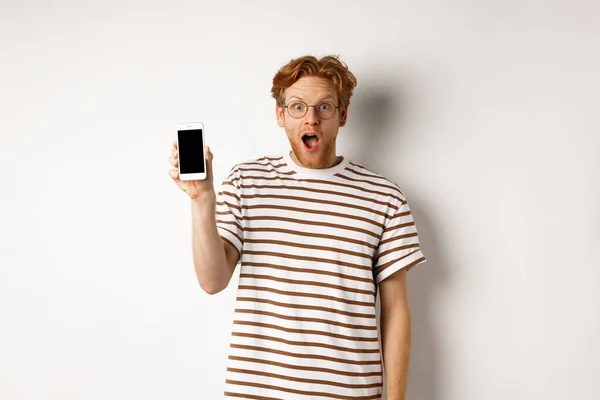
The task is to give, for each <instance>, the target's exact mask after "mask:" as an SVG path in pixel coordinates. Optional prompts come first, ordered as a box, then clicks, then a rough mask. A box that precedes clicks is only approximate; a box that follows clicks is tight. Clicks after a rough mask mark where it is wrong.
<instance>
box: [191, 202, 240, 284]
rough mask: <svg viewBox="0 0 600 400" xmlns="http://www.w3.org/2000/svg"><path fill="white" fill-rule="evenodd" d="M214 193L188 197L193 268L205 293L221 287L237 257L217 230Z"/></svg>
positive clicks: (236, 253)
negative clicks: (191, 198) (192, 198)
mask: <svg viewBox="0 0 600 400" xmlns="http://www.w3.org/2000/svg"><path fill="white" fill-rule="evenodd" d="M215 211H216V196H215V193H214V192H212V193H206V195H202V196H201V197H200V198H198V199H194V200H192V247H193V257H194V269H195V271H196V277H197V279H198V283H199V284H200V287H201V288H202V289H203V290H204V291H205V292H206V293H208V294H216V293H218V292H220V291H221V290H223V289H225V288H226V287H227V285H228V284H229V281H230V280H231V277H232V276H233V272H234V271H235V267H236V265H237V263H238V260H239V253H238V251H237V249H236V248H235V247H234V246H233V245H232V244H231V243H229V242H227V241H225V240H223V239H222V238H221V236H220V235H219V233H218V231H217V222H216V212H215Z"/></svg>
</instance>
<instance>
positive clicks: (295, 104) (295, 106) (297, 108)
mask: <svg viewBox="0 0 600 400" xmlns="http://www.w3.org/2000/svg"><path fill="white" fill-rule="evenodd" d="M288 107H289V108H291V109H292V110H293V111H302V110H304V104H303V103H300V102H297V101H296V102H293V103H291V104H290V105H289V106H288Z"/></svg>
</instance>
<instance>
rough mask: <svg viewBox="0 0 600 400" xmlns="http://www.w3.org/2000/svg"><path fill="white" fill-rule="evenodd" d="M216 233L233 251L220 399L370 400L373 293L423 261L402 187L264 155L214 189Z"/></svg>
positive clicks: (375, 365)
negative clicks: (236, 261) (234, 275)
mask: <svg viewBox="0 0 600 400" xmlns="http://www.w3.org/2000/svg"><path fill="white" fill-rule="evenodd" d="M217 229H218V231H219V234H220V236H221V237H222V238H223V239H224V240H227V241H229V242H230V243H231V244H232V245H234V246H235V247H236V248H237V249H238V251H239V252H240V254H241V259H240V262H241V266H240V268H241V271H240V280H239V286H238V290H237V299H236V308H235V313H234V321H233V325H232V336H231V345H230V350H229V359H228V367H227V371H226V382H225V387H226V388H225V396H226V397H231V398H240V399H286V400H287V399H379V398H380V396H381V390H382V361H381V355H380V347H379V341H378V332H377V320H376V317H375V296H376V289H377V288H376V285H377V284H379V283H380V282H381V281H383V280H384V279H386V278H387V277H389V276H390V275H392V274H393V273H394V272H396V271H399V270H401V269H406V270H408V269H410V268H412V267H414V266H415V265H417V264H419V263H422V262H424V261H426V259H425V257H424V256H423V253H422V252H421V250H420V247H419V239H418V235H417V230H416V226H415V223H414V220H413V217H412V214H411V212H410V208H409V205H408V202H407V201H406V197H405V196H404V194H403V193H402V191H401V190H400V188H399V187H398V186H397V185H396V184H395V183H393V182H391V181H390V180H388V179H386V178H385V177H383V176H381V175H379V174H377V173H374V172H372V171H370V170H368V169H367V168H365V167H363V166H361V165H358V164H355V163H352V162H350V161H348V160H346V159H345V160H343V161H342V162H341V163H340V164H338V165H337V166H335V167H333V168H330V169H325V170H309V169H306V168H301V167H299V166H297V165H296V164H295V163H294V162H293V161H292V159H291V157H290V156H289V154H284V155H282V156H275V157H263V158H261V159H258V160H254V161H251V162H246V163H241V164H238V165H236V166H235V167H234V168H233V169H232V170H231V172H230V174H229V176H228V177H227V179H226V180H225V181H224V182H223V184H222V188H221V190H220V191H219V194H218V201H217Z"/></svg>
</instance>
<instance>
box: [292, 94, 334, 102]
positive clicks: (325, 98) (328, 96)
mask: <svg viewBox="0 0 600 400" xmlns="http://www.w3.org/2000/svg"><path fill="white" fill-rule="evenodd" d="M294 97H295V98H297V99H298V100H302V101H304V99H303V98H302V97H301V96H296V95H293V96H290V98H289V100H292V99H293V98H294ZM327 99H329V100H333V95H331V94H329V95H327V96H325V97H323V98H322V99H321V100H319V102H321V101H324V100H327Z"/></svg>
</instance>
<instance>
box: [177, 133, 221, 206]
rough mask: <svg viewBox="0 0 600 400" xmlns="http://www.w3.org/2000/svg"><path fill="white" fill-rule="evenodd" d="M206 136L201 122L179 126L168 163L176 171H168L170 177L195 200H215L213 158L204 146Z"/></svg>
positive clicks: (208, 149)
mask: <svg viewBox="0 0 600 400" xmlns="http://www.w3.org/2000/svg"><path fill="white" fill-rule="evenodd" d="M204 137H205V136H204V126H203V125H202V123H199V122H196V123H185V124H178V125H177V139H175V140H174V141H173V148H172V149H171V156H170V157H169V163H170V164H171V165H172V166H173V167H174V168H176V169H171V170H169V175H170V176H171V178H173V181H174V182H175V183H176V184H177V186H179V188H180V189H182V190H183V191H185V192H186V193H187V194H188V195H189V196H190V198H191V199H192V200H194V199H197V198H200V197H201V196H203V195H206V194H209V195H211V196H213V197H214V186H213V174H212V159H213V155H212V153H211V152H210V148H209V147H208V146H205V144H204V143H205V140H204Z"/></svg>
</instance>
